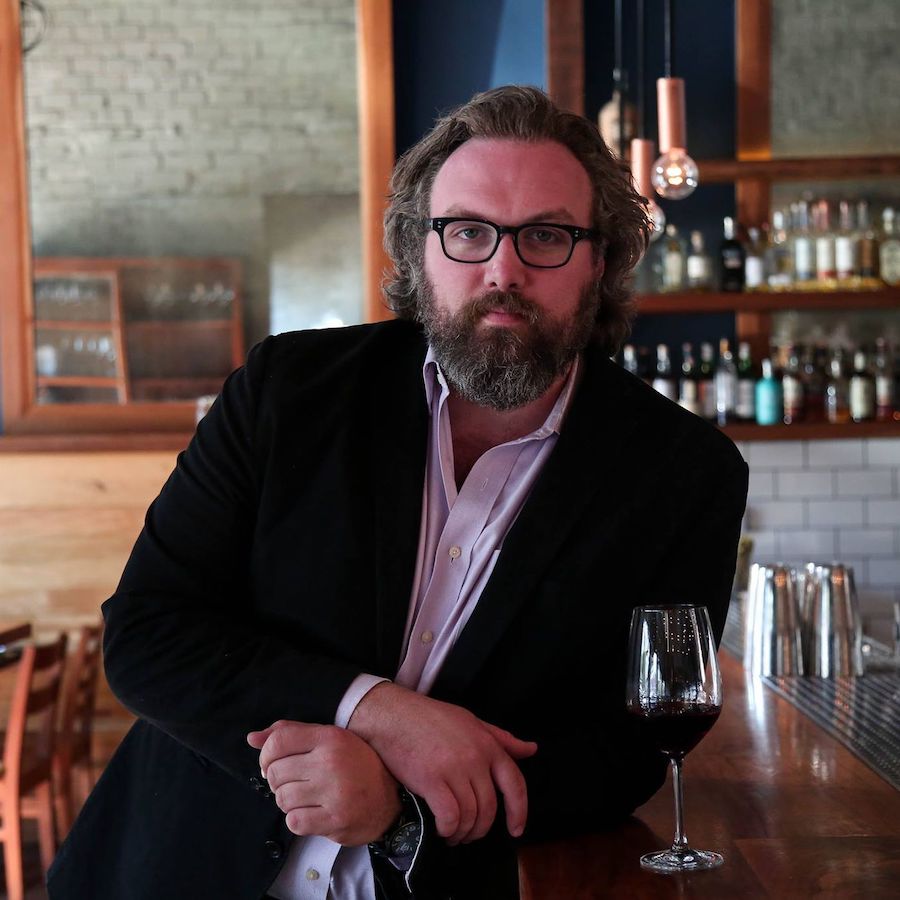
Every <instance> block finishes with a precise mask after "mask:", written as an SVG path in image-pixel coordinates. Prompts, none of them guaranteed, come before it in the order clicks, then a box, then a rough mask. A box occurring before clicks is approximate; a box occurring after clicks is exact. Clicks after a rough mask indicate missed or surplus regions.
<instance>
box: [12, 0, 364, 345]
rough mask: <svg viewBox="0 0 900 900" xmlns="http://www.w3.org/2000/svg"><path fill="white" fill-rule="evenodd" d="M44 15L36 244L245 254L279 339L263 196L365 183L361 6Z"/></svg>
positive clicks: (31, 130) (30, 82) (89, 10)
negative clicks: (359, 98)
mask: <svg viewBox="0 0 900 900" xmlns="http://www.w3.org/2000/svg"><path fill="white" fill-rule="evenodd" d="M48 9H49V12H50V17H51V26H50V28H49V30H48V32H47V36H46V38H45V39H44V41H43V42H42V43H41V44H40V46H38V47H37V48H36V49H35V50H34V51H33V52H31V53H29V54H28V56H27V57H26V58H25V94H26V97H25V101H26V127H27V139H28V151H29V170H30V182H31V218H32V229H33V235H34V246H35V252H36V253H37V254H39V255H75V256H78V255H86V256H87V255H95V256H96V255H108V256H117V255H132V254H133V255H143V256H152V255H156V254H163V255H164V254H173V255H215V254H228V255H232V254H233V255H239V256H242V257H243V258H244V259H245V263H246V266H245V269H246V272H247V278H248V282H249V283H248V285H247V288H248V290H247V292H246V293H247V297H246V299H247V304H246V309H247V313H248V316H249V318H250V320H251V325H250V328H249V329H248V331H249V334H250V337H251V339H258V338H259V337H261V336H263V335H264V334H266V333H268V331H269V325H270V317H269V312H270V311H269V308H268V300H269V297H268V280H269V275H268V272H269V267H270V265H271V259H270V258H269V256H268V254H267V247H266V246H265V224H266V223H265V222H264V221H263V208H264V204H265V201H266V199H267V198H270V197H273V196H274V197H277V196H284V195H291V196H319V197H322V196H324V195H328V194H332V195H338V196H341V197H344V196H347V195H353V194H356V193H357V191H358V178H359V172H358V168H359V166H358V138H357V103H356V31H355V20H356V17H355V4H354V0H302V2H298V0H217V2H215V3H208V2H205V0H204V2H200V0H155V2H153V3H150V4H148V3H145V2H144V0H96V2H88V0H54V2H53V3H52V4H48ZM223 206H227V210H226V209H223ZM223 213H224V215H223ZM344 243H345V248H344V249H345V252H346V259H347V260H348V264H349V267H350V268H351V269H352V268H354V267H356V268H358V265H359V263H358V258H359V254H360V249H359V237H358V229H357V230H355V231H351V232H349V233H348V234H347V235H345V238H344ZM315 262H316V261H315V260H307V261H306V263H307V264H308V265H309V264H311V265H315ZM313 281H315V282H316V283H318V280H317V279H313ZM354 299H355V300H356V301H357V303H359V297H358V290H357V297H355V298H354ZM360 308H361V307H360Z"/></svg>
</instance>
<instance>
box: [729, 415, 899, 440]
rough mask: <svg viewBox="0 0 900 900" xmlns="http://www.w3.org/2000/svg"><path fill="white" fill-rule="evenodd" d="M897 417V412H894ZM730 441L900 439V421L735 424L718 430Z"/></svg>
mask: <svg viewBox="0 0 900 900" xmlns="http://www.w3.org/2000/svg"><path fill="white" fill-rule="evenodd" d="M894 415H895V416H898V417H900V413H895V414H894ZM721 430H722V431H723V432H725V434H727V435H728V437H730V438H731V440H733V441H824V440H859V439H860V438H892V437H893V438H896V437H900V418H896V419H894V420H893V421H889V422H848V423H847V424H846V425H833V424H832V423H830V422H797V423H796V424H794V425H755V424H753V423H752V422H747V423H742V422H737V423H735V424H733V425H726V426H725V427H724V428H722V429H721Z"/></svg>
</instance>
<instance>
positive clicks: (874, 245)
mask: <svg viewBox="0 0 900 900" xmlns="http://www.w3.org/2000/svg"><path fill="white" fill-rule="evenodd" d="M856 224H857V227H858V228H859V245H858V246H859V258H858V268H857V271H858V273H859V277H860V287H878V286H879V284H880V282H879V281H878V235H877V234H876V233H875V229H874V228H873V227H872V222H871V220H870V218H869V203H868V201H866V200H860V201H859V203H857V204H856Z"/></svg>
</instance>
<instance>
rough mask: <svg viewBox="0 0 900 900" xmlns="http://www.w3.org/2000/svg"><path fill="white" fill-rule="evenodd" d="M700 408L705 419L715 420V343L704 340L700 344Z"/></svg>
mask: <svg viewBox="0 0 900 900" xmlns="http://www.w3.org/2000/svg"><path fill="white" fill-rule="evenodd" d="M699 374H700V378H699V388H700V409H701V415H702V416H703V418H704V419H710V420H711V421H715V418H716V390H715V384H714V382H713V345H712V344H710V343H708V342H707V341H704V342H703V343H702V344H701V345H700V370H699Z"/></svg>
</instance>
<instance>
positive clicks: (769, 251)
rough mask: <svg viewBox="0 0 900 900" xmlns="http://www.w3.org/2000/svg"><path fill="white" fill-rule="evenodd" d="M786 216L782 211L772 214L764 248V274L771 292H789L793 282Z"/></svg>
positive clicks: (792, 262)
mask: <svg viewBox="0 0 900 900" xmlns="http://www.w3.org/2000/svg"><path fill="white" fill-rule="evenodd" d="M786 226H787V215H786V213H785V212H784V210H781V209H776V210H775V212H773V213H772V230H771V232H770V233H769V246H768V247H767V248H766V272H767V273H768V280H769V288H770V290H773V291H785V290H789V289H790V287H791V285H792V284H793V281H794V261H793V258H792V256H791V246H790V244H789V243H788V234H787V227H786Z"/></svg>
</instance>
